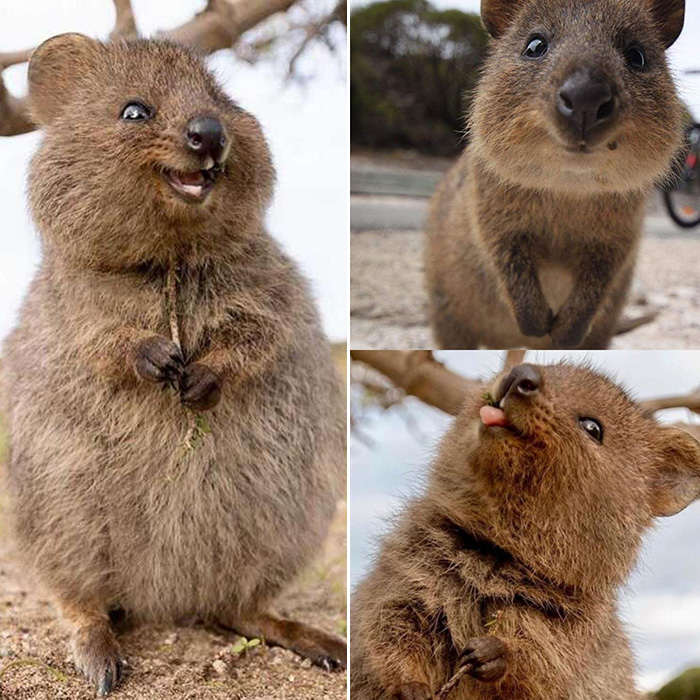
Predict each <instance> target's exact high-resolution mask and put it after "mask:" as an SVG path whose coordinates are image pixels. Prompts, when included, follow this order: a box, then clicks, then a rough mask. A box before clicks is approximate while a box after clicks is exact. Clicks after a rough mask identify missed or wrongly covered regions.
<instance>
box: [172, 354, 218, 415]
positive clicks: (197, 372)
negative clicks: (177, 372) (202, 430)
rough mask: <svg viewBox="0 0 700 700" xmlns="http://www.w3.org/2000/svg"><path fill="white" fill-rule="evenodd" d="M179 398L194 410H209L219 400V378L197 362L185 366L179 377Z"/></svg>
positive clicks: (184, 404)
mask: <svg viewBox="0 0 700 700" xmlns="http://www.w3.org/2000/svg"><path fill="white" fill-rule="evenodd" d="M180 400H181V401H182V404H183V406H186V407H187V408H191V409H192V410H194V411H209V410H211V409H212V408H214V406H216V405H217V404H218V403H219V401H220V400H221V379H219V377H218V375H217V374H215V373H214V372H213V371H212V370H211V369H209V367H207V366H206V365H203V364H201V363H199V362H195V363H193V364H191V365H190V366H189V367H187V368H185V371H184V372H183V373H182V377H180Z"/></svg>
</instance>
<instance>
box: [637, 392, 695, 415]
mask: <svg viewBox="0 0 700 700" xmlns="http://www.w3.org/2000/svg"><path fill="white" fill-rule="evenodd" d="M640 405H641V406H642V407H643V408H645V409H646V410H647V411H649V412H651V413H656V411H663V410H665V409H667V408H687V409H689V410H691V411H693V412H695V413H700V391H698V390H696V391H694V392H692V393H690V394H686V395H685V396H667V397H663V398H660V399H648V400H646V401H640Z"/></svg>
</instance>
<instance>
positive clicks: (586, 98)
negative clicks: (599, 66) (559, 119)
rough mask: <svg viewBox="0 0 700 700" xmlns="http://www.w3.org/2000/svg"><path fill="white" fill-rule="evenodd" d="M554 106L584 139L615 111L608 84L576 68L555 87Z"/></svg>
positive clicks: (615, 107)
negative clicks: (559, 86)
mask: <svg viewBox="0 0 700 700" xmlns="http://www.w3.org/2000/svg"><path fill="white" fill-rule="evenodd" d="M557 109H558V110H559V113H560V114H561V115H562V116H564V117H565V118H566V120H567V121H568V122H569V123H570V124H571V125H572V126H573V127H574V129H575V130H576V133H577V134H580V136H581V137H582V138H584V139H585V138H586V136H587V135H588V133H589V132H591V131H592V130H593V129H594V128H595V127H597V126H599V125H600V124H603V123H604V122H607V121H608V120H609V119H610V118H611V117H612V116H613V115H614V114H615V111H616V109H617V105H616V100H615V96H614V95H613V90H612V87H611V86H610V85H609V84H608V83H605V82H602V81H599V80H595V79H593V78H592V77H591V76H590V75H589V74H588V72H586V71H577V72H576V73H574V74H573V75H571V76H569V78H567V79H566V81H565V82H564V84H563V85H562V86H561V88H560V89H559V92H558V94H557Z"/></svg>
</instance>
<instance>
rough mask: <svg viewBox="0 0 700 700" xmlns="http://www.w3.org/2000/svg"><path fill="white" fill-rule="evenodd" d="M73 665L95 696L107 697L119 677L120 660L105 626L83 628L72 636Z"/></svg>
mask: <svg viewBox="0 0 700 700" xmlns="http://www.w3.org/2000/svg"><path fill="white" fill-rule="evenodd" d="M73 661H74V663H75V666H76V668H77V669H78V670H79V671H81V672H82V673H83V675H84V676H85V677H86V678H87V679H88V680H89V681H90V682H91V683H93V684H94V685H95V686H96V688H97V694H98V695H99V696H100V697H102V696H105V695H108V694H109V693H111V692H112V690H114V688H115V687H116V686H117V685H118V683H119V681H120V680H121V677H122V660H121V657H120V656H119V648H118V647H117V642H116V640H115V639H114V634H113V632H112V630H111V629H110V628H109V627H108V626H107V625H87V626H85V627H81V628H80V629H78V630H77V631H76V632H75V634H74V636H73Z"/></svg>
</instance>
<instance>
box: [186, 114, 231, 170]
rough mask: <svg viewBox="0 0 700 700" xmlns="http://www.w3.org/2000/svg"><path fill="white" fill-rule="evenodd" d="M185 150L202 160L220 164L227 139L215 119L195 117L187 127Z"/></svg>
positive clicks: (221, 126) (223, 130)
mask: <svg viewBox="0 0 700 700" xmlns="http://www.w3.org/2000/svg"><path fill="white" fill-rule="evenodd" d="M186 136H187V148H189V150H190V151H192V152H193V153H196V154H197V155H200V156H202V157H204V158H206V157H207V156H209V157H211V158H213V159H214V161H215V162H216V163H220V162H221V159H222V156H223V155H224V152H225V151H226V144H227V143H228V137H227V136H226V131H225V129H224V126H223V124H222V123H221V122H220V121H219V120H218V119H216V118H215V117H195V118H194V119H192V120H191V121H190V122H189V124H188V125H187V134H186Z"/></svg>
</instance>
